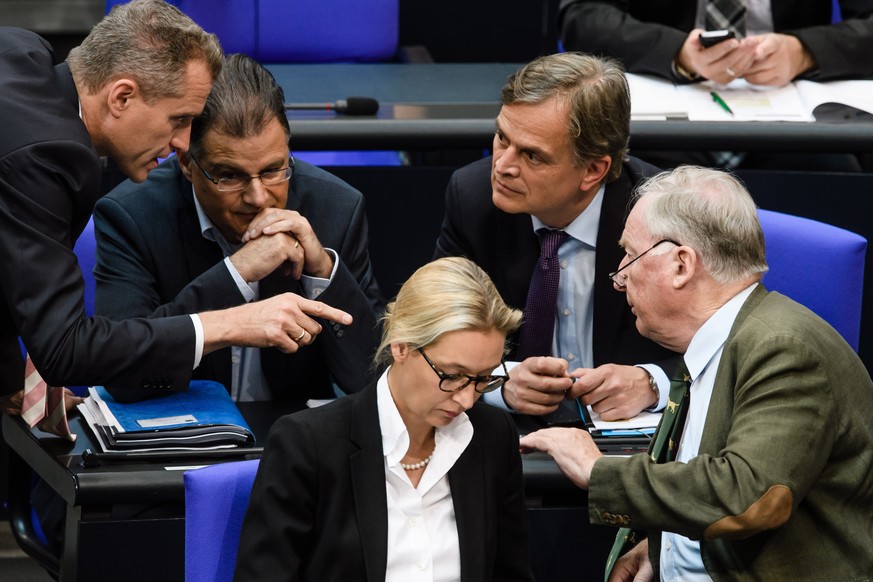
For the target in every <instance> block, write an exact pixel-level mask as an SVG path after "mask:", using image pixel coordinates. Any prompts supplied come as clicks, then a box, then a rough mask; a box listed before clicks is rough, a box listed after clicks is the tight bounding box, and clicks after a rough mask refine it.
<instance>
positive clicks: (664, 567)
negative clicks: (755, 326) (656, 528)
mask: <svg viewBox="0 0 873 582" xmlns="http://www.w3.org/2000/svg"><path fill="white" fill-rule="evenodd" d="M757 286H758V284H757V283H755V284H753V285H751V286H750V287H747V288H746V289H744V290H743V291H741V292H740V293H739V294H738V295H736V296H735V297H734V298H733V299H731V300H730V301H728V302H727V303H725V304H724V305H722V307H721V308H720V309H719V310H718V311H716V312H715V313H714V314H713V315H712V316H711V317H710V318H709V319H708V320H706V323H704V324H703V325H702V326H701V327H700V329H698V330H697V333H695V334H694V337H693V338H691V343H689V344H688V350H687V351H686V352H685V356H684V357H685V365H686V366H688V374H689V375H690V376H691V378H692V381H691V387H690V390H691V401H690V404H691V406H690V407H689V409H688V415H687V416H686V418H685V427H684V428H683V430H682V437H681V439H680V440H679V450H678V451H676V461H677V462H679V463H687V462H688V461H690V460H691V459H693V458H694V457H696V456H697V453H698V451H699V450H700V439H701V438H702V437H703V429H704V424H705V422H706V413H707V411H708V410H709V401H710V399H711V398H712V389H713V387H714V386H715V376H716V374H717V373H718V364H719V362H721V355H722V351H723V350H724V344H725V341H727V338H728V335H729V334H730V331H731V327H733V325H734V321H735V320H736V318H737V314H738V313H739V312H740V308H741V307H742V306H743V303H745V302H746V299H748V298H749V295H751V294H752V291H754V289H755V287H757ZM660 561H661V580H682V581H683V582H703V581H709V580H711V578H710V577H709V574H707V573H706V568H705V567H704V566H703V560H702V558H701V556H700V542H699V541H695V540H691V539H689V538H686V537H684V536H681V535H679V534H675V533H672V532H663V533H662V534H661V556H660Z"/></svg>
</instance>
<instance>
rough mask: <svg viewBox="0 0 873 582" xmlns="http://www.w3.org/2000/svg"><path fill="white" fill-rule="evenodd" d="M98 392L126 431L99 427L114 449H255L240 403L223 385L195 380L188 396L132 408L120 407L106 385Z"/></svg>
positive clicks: (130, 405) (96, 389) (129, 405)
mask: <svg viewBox="0 0 873 582" xmlns="http://www.w3.org/2000/svg"><path fill="white" fill-rule="evenodd" d="M93 390H94V392H95V393H96V394H97V395H98V396H99V397H100V399H102V400H103V401H104V402H105V403H106V406H107V407H108V408H109V410H110V412H111V413H112V415H113V416H115V419H116V420H117V421H118V424H119V425H120V426H121V429H122V430H120V431H119V430H116V429H115V428H114V427H97V428H98V429H102V431H103V436H104V437H106V439H107V441H109V446H110V447H111V448H140V447H143V446H149V447H161V446H181V445H186V446H209V445H219V444H225V445H231V444H235V445H237V446H251V445H253V444H254V435H253V434H252V431H251V429H250V428H249V426H248V424H247V423H246V421H245V419H244V418H243V416H242V414H240V412H239V409H237V407H236V403H235V402H234V401H233V400H232V399H231V397H230V394H228V392H227V389H225V387H224V386H223V385H222V384H220V383H218V382H213V381H211V380H194V381H192V382H191V385H190V386H189V388H188V390H187V391H185V392H176V393H174V394H171V395H169V396H162V397H160V398H153V399H150V400H143V401H141V402H131V403H121V402H117V401H116V400H115V399H114V398H112V395H111V394H110V393H109V392H108V391H107V390H106V389H105V388H104V387H102V386H95V387H94V389H93Z"/></svg>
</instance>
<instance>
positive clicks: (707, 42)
mask: <svg viewBox="0 0 873 582" xmlns="http://www.w3.org/2000/svg"><path fill="white" fill-rule="evenodd" d="M729 38H734V33H733V31H731V30H707V31H706V32H701V33H700V44H702V45H703V46H704V47H705V48H709V47H711V46H715V45H717V44H718V43H720V42H724V41H726V40H727V39H729Z"/></svg>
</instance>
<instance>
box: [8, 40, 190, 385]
mask: <svg viewBox="0 0 873 582" xmlns="http://www.w3.org/2000/svg"><path fill="white" fill-rule="evenodd" d="M0 128H2V130H0V395H5V394H11V393H13V392H16V391H19V390H21V389H22V388H23V386H24V362H23V360H22V357H21V351H20V348H19V345H18V336H21V338H22V339H23V340H24V343H25V345H26V346H27V349H28V351H29V352H30V354H31V356H32V357H33V360H34V362H35V363H36V365H37V368H38V369H39V371H40V373H41V374H42V376H43V378H45V380H46V381H47V382H48V383H49V384H52V385H55V386H60V385H64V384H69V385H91V384H104V383H110V384H117V385H124V386H134V387H140V386H145V385H161V386H167V387H169V386H173V387H176V388H180V389H181V388H184V387H186V386H187V385H188V382H189V380H190V378H191V368H192V367H193V364H194V347H195V345H194V326H193V325H192V323H191V319H190V318H189V317H171V318H162V319H135V320H127V321H124V322H110V321H109V320H108V319H105V318H99V317H98V318H88V317H85V304H84V282H83V280H82V272H81V270H80V269H79V263H78V261H77V260H76V255H75V254H73V243H74V242H75V240H76V238H77V237H78V236H79V234H80V233H81V232H82V229H83V228H84V227H85V225H86V224H87V222H88V218H89V217H90V215H91V210H92V208H93V206H94V202H95V200H96V199H97V197H98V196H99V195H100V179H101V171H102V170H101V163H100V159H99V158H98V156H97V154H96V153H95V152H94V149H93V144H92V143H91V137H90V136H89V134H88V131H87V129H86V128H85V125H84V124H83V123H82V120H81V119H80V117H79V102H78V95H77V93H76V88H75V85H74V83H73V78H72V76H71V75H70V70H69V68H68V67H67V66H66V64H63V63H61V64H58V65H55V64H54V55H53V54H52V52H51V48H50V46H49V44H48V43H47V42H46V41H45V40H43V39H42V38H40V37H38V36H37V35H35V34H34V33H32V32H28V31H25V30H21V29H16V28H0Z"/></svg>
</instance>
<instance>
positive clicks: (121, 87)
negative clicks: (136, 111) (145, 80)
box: [106, 79, 142, 117]
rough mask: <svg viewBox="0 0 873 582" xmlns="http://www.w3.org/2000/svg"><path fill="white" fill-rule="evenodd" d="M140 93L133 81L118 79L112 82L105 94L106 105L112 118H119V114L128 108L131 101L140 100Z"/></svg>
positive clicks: (137, 85)
mask: <svg viewBox="0 0 873 582" xmlns="http://www.w3.org/2000/svg"><path fill="white" fill-rule="evenodd" d="M141 98H142V93H141V91H140V89H139V84H137V82H136V81H134V80H133V79H118V80H116V81H113V82H112V84H111V85H110V86H109V91H108V92H107V93H106V105H107V107H108V108H109V113H110V114H111V115H112V116H113V117H121V114H122V113H123V112H124V111H126V110H127V109H129V108H130V104H131V101H132V100H133V99H141Z"/></svg>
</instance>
